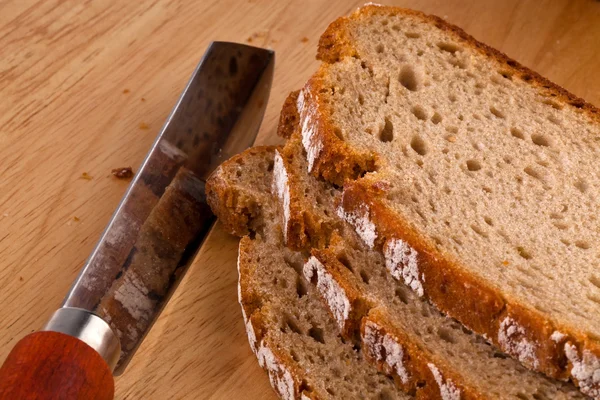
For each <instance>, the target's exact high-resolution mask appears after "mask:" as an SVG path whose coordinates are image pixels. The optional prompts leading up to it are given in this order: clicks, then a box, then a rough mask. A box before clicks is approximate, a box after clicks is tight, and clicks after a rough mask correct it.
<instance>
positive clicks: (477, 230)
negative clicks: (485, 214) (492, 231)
mask: <svg viewBox="0 0 600 400" xmlns="http://www.w3.org/2000/svg"><path fill="white" fill-rule="evenodd" d="M471 229H473V232H475V233H476V234H478V235H479V236H481V237H484V238H486V239H487V238H488V234H487V232H485V231H484V230H483V229H481V228H480V227H479V226H477V225H475V224H471Z"/></svg>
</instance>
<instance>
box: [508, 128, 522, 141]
mask: <svg viewBox="0 0 600 400" xmlns="http://www.w3.org/2000/svg"><path fill="white" fill-rule="evenodd" d="M510 134H511V135H512V136H514V137H516V138H517V139H521V140H524V139H525V134H524V133H523V131H522V130H521V129H519V128H515V127H512V128H510Z"/></svg>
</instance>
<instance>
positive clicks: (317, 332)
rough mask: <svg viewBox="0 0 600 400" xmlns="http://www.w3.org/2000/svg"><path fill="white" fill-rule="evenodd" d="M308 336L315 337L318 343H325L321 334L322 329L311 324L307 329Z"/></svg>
mask: <svg viewBox="0 0 600 400" xmlns="http://www.w3.org/2000/svg"><path fill="white" fill-rule="evenodd" d="M308 336H310V337H311V338H313V339H315V340H316V341H317V342H319V343H323V344H324V343H325V338H324V336H323V329H321V328H319V327H317V326H313V327H312V328H310V329H309V330H308Z"/></svg>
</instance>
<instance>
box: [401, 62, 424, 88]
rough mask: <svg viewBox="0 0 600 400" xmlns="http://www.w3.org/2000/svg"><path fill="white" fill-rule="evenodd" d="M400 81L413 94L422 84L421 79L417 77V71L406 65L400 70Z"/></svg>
mask: <svg viewBox="0 0 600 400" xmlns="http://www.w3.org/2000/svg"><path fill="white" fill-rule="evenodd" d="M398 79H399V81H400V84H401V85H402V86H404V87H405V88H407V89H408V90H410V91H411V92H415V91H417V90H418V89H419V86H420V82H419V77H418V76H417V73H416V71H415V70H414V68H413V67H411V66H410V65H405V66H403V67H402V69H401V70H400V76H399V78H398Z"/></svg>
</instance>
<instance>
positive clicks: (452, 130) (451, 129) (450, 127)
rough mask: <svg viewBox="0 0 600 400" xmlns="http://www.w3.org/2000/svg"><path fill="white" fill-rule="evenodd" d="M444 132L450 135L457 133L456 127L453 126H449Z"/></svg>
mask: <svg viewBox="0 0 600 400" xmlns="http://www.w3.org/2000/svg"><path fill="white" fill-rule="evenodd" d="M446 131H447V132H450V133H454V134H457V133H458V127H457V126H454V125H450V126H447V127H446Z"/></svg>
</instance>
